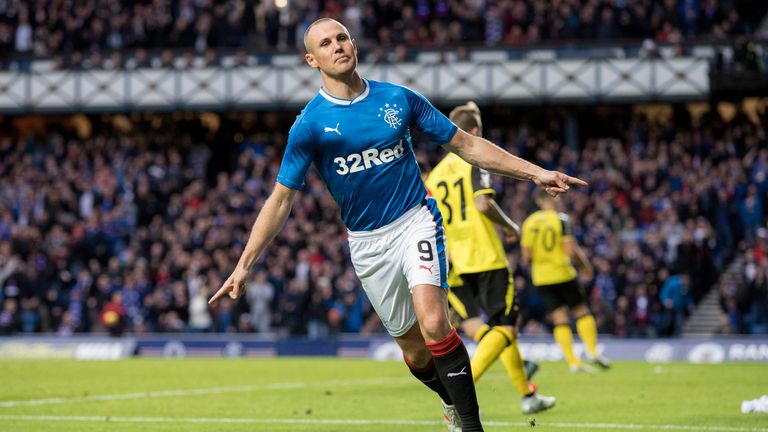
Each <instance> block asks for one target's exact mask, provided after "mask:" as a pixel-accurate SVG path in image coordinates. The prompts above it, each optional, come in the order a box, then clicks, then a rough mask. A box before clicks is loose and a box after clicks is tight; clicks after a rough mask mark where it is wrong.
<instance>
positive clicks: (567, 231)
mask: <svg viewBox="0 0 768 432" xmlns="http://www.w3.org/2000/svg"><path fill="white" fill-rule="evenodd" d="M571 235H572V234H571V224H570V221H569V220H568V216H567V215H565V214H563V213H557V212H556V211H554V210H539V211H537V212H535V213H534V214H532V215H530V216H528V218H527V219H526V220H525V221H524V222H523V229H522V238H521V239H520V246H522V247H525V248H528V249H529V250H530V251H531V279H532V280H533V284H534V285H537V286H538V285H552V284H558V283H562V282H568V281H570V280H573V279H575V278H576V269H575V268H574V267H573V265H572V264H571V258H570V257H569V256H568V254H566V253H565V249H564V248H563V239H564V238H566V237H569V236H571Z"/></svg>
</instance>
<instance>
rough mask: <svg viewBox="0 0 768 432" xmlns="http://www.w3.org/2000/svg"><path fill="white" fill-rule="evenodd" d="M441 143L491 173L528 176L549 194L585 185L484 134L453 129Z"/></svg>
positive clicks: (553, 194)
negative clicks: (449, 136)
mask: <svg viewBox="0 0 768 432" xmlns="http://www.w3.org/2000/svg"><path fill="white" fill-rule="evenodd" d="M445 147H446V149H448V150H449V151H452V152H454V153H456V154H457V155H459V156H460V157H461V158H462V159H464V160H465V161H467V162H469V163H471V164H472V165H475V166H478V167H480V168H484V169H486V170H488V171H490V172H492V173H496V174H501V175H505V176H508V177H514V178H516V179H519V180H530V181H532V182H534V183H536V185H537V186H540V187H543V188H544V190H546V191H547V193H548V194H550V195H552V196H557V194H559V193H562V192H566V191H567V190H568V189H569V188H570V185H578V186H587V182H585V181H584V180H581V179H578V178H576V177H571V176H569V175H566V174H563V173H561V172H558V171H548V170H545V169H544V168H542V167H540V166H538V165H536V164H534V163H531V162H528V161H527V160H525V159H522V158H519V157H517V156H514V155H512V154H510V153H509V152H507V151H506V150H504V149H502V148H501V147H499V146H497V145H496V144H493V143H492V142H490V141H488V140H486V139H484V138H481V137H477V136H473V135H470V134H468V133H466V132H464V131H463V130H461V129H459V130H458V131H456V134H455V135H454V136H453V138H451V140H450V141H449V142H448V143H446V144H445Z"/></svg>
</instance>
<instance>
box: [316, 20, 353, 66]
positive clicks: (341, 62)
mask: <svg viewBox="0 0 768 432" xmlns="http://www.w3.org/2000/svg"><path fill="white" fill-rule="evenodd" d="M304 48H305V49H306V50H307V53H306V54H305V55H304V58H305V59H306V60H307V63H308V64H309V65H310V66H312V67H313V68H317V69H319V70H320V72H321V73H324V74H326V75H329V76H332V77H337V76H342V75H346V74H349V73H351V72H353V71H354V70H355V68H356V67H357V44H356V43H355V40H354V39H352V36H350V34H349V30H347V28H346V27H344V26H343V25H342V24H341V23H340V22H338V21H336V20H334V19H331V18H320V19H318V20H316V21H315V22H313V23H312V24H310V26H309V27H307V30H306V31H305V32H304Z"/></svg>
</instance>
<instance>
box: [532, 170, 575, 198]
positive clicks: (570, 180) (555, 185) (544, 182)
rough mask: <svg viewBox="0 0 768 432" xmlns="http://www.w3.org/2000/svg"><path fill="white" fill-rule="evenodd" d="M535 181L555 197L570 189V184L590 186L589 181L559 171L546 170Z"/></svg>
mask: <svg viewBox="0 0 768 432" xmlns="http://www.w3.org/2000/svg"><path fill="white" fill-rule="evenodd" d="M533 182H534V183H536V185H537V186H539V187H542V188H544V190H545V191H546V192H547V193H548V194H550V195H551V196H553V197H556V196H557V195H558V194H561V193H563V192H566V191H568V189H570V185H576V186H589V185H588V184H587V182H585V181H584V180H582V179H580V178H576V177H571V176H569V175H567V174H563V173H561V172H558V171H546V170H544V171H543V172H541V173H540V174H539V175H538V177H536V178H535V179H534V180H533Z"/></svg>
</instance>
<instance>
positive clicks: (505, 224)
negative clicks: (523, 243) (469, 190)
mask: <svg viewBox="0 0 768 432" xmlns="http://www.w3.org/2000/svg"><path fill="white" fill-rule="evenodd" d="M475 207H476V208H477V210H478V211H479V212H480V213H482V214H483V215H484V216H485V217H487V218H488V219H490V220H491V221H492V222H493V223H495V224H496V225H498V226H500V227H501V228H502V229H503V230H504V237H505V238H506V241H507V243H509V244H512V243H516V242H517V241H518V240H519V239H520V227H519V226H518V225H517V224H516V223H515V222H514V221H512V219H511V218H510V217H509V216H507V214H506V213H504V210H502V209H501V207H499V204H498V203H496V201H495V200H494V199H493V198H491V195H490V194H482V195H478V196H476V197H475Z"/></svg>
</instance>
